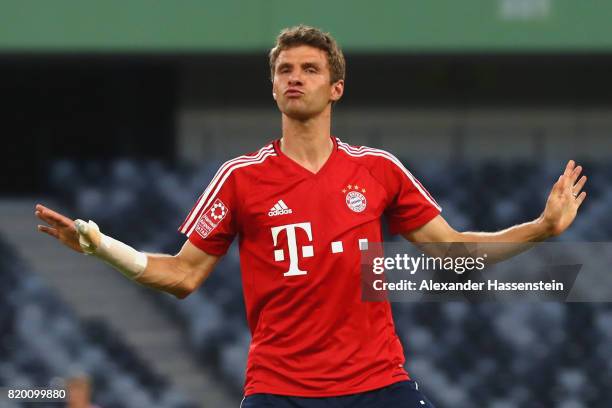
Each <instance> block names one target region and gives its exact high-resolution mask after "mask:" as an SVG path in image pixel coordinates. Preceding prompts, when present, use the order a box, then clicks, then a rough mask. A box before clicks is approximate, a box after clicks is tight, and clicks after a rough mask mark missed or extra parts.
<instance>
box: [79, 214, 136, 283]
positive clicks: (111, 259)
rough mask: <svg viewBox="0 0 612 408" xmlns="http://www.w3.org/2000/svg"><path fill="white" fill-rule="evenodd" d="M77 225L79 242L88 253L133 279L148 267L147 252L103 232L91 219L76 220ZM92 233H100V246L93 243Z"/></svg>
mask: <svg viewBox="0 0 612 408" xmlns="http://www.w3.org/2000/svg"><path fill="white" fill-rule="evenodd" d="M75 227H76V230H77V233H78V234H79V244H80V245H81V248H82V249H83V252H85V253H86V254H88V255H94V256H96V257H97V258H100V259H102V260H103V261H105V262H106V263H108V264H109V265H111V266H112V267H113V268H115V269H117V270H118V271H119V272H121V273H122V274H123V275H125V276H126V277H127V278H129V279H132V280H133V279H136V278H138V276H140V275H141V274H142V273H143V272H144V270H145V268H146V267H147V255H146V254H144V253H142V252H139V251H137V250H135V249H134V248H132V247H131V246H129V245H126V244H124V243H123V242H121V241H117V240H116V239H114V238H111V237H108V236H106V235H104V234H102V233H101V232H100V229H99V228H98V225H96V223H95V222H93V221H91V220H90V221H89V222H88V223H86V222H85V221H82V220H76V221H75ZM91 234H99V236H100V245H99V246H98V247H96V246H95V245H94V244H93V242H92V240H91Z"/></svg>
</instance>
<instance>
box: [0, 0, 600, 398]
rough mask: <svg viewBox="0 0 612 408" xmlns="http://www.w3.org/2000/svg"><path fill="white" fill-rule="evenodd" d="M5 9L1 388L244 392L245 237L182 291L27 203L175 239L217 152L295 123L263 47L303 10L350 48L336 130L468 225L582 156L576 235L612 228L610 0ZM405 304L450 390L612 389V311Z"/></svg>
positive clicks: (159, 248) (528, 393)
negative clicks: (86, 244)
mask: <svg viewBox="0 0 612 408" xmlns="http://www.w3.org/2000/svg"><path fill="white" fill-rule="evenodd" d="M0 8H1V12H0V89H1V90H2V97H3V100H4V108H3V109H2V111H1V112H2V120H1V121H0V132H1V134H2V135H3V148H2V150H3V153H4V154H3V157H2V161H0V169H1V171H2V177H1V180H2V181H1V183H2V188H1V190H0V194H1V195H2V197H1V200H0V252H1V254H2V255H1V257H0V336H1V337H0V386H4V387H20V388H29V387H33V386H39V387H40V386H45V385H48V384H62V381H63V380H62V379H65V378H70V377H74V376H80V375H82V374H86V375H88V376H89V377H90V378H91V380H92V382H93V400H94V401H95V402H96V403H97V404H99V405H100V406H102V407H103V408H109V407H113V408H115V407H118V408H122V407H125V408H128V407H135V408H140V407H145V406H146V407H159V408H161V407H167V408H178V407H182V408H188V407H196V406H198V407H199V406H205V407H226V406H227V407H229V406H238V404H239V401H240V399H241V391H240V390H241V386H242V381H243V372H244V364H245V358H246V353H247V350H248V342H249V339H250V336H249V334H248V331H247V327H246V323H245V319H244V311H243V307H244V306H243V302H242V295H241V286H240V285H241V284H240V277H239V269H238V259H237V251H236V248H235V247H234V248H232V250H231V251H230V252H229V254H228V256H227V257H226V258H225V259H224V261H223V263H222V265H220V266H219V267H218V268H217V269H216V270H215V272H214V273H213V275H212V276H211V278H210V279H209V281H208V282H207V283H206V284H205V285H204V286H203V287H202V288H201V289H200V290H199V291H198V293H196V294H193V295H192V296H190V297H189V298H187V299H186V300H183V301H178V300H176V299H173V298H172V297H170V296H167V295H164V294H159V293H155V292H153V291H150V290H147V289H144V288H141V287H138V286H137V285H133V284H130V283H129V282H128V281H126V280H125V279H124V278H122V277H121V276H120V275H119V274H118V273H115V272H113V271H111V270H109V269H108V268H106V267H105V266H104V265H101V264H100V263H98V262H95V261H94V260H92V259H89V258H86V257H82V256H77V255H76V254H73V253H70V252H69V251H68V250H67V249H65V248H62V247H60V246H59V245H57V243H55V242H53V241H52V240H51V239H49V238H47V237H44V236H42V235H40V234H38V233H37V232H36V231H35V225H36V224H37V221H36V220H35V218H34V217H33V207H34V204H35V203H36V202H43V203H45V204H48V205H49V206H51V207H52V208H58V209H60V210H62V211H66V213H67V214H68V215H70V216H72V217H77V216H78V217H80V218H84V219H89V218H91V219H94V220H96V221H97V222H98V224H99V225H100V226H101V227H102V228H103V230H104V231H106V232H108V233H109V234H111V235H113V236H115V237H117V238H119V239H121V240H123V241H126V242H129V243H131V244H133V245H134V246H136V247H138V248H140V249H143V250H147V251H154V252H167V253H175V252H176V251H177V250H178V249H179V247H180V245H181V243H182V237H181V236H180V235H179V234H178V233H177V232H176V227H177V226H178V225H179V224H180V222H181V221H182V219H183V217H184V215H185V214H186V212H187V211H188V210H189V209H190V207H191V205H192V203H193V202H194V200H195V199H196V198H197V196H198V195H199V194H200V192H201V190H202V189H203V188H204V187H205V186H206V184H207V183H208V181H209V180H210V178H211V177H212V174H213V172H214V171H215V170H216V168H217V167H218V165H219V164H220V163H222V162H223V161H224V160H227V159H229V158H231V157H233V156H235V155H237V154H241V153H244V152H248V151H252V150H254V149H255V148H257V147H259V146H261V145H263V144H265V143H266V142H268V141H270V140H272V139H274V138H277V137H279V132H280V121H279V114H278V112H277V110H276V107H275V105H274V103H273V100H272V98H271V88H270V83H269V71H268V65H267V50H268V49H269V48H270V47H271V46H272V44H273V40H274V38H275V36H276V35H277V33H278V32H279V31H280V29H281V28H283V27H286V26H290V25H294V24H298V23H306V24H310V25H314V26H319V27H321V28H323V29H325V30H328V31H330V32H331V33H332V34H333V35H334V36H335V37H336V38H337V40H338V41H339V43H340V45H341V46H342V47H343V49H344V51H345V54H346V57H347V80H346V93H345V96H344V98H343V100H342V101H341V102H340V103H339V104H338V105H337V106H336V107H335V108H334V120H333V132H334V134H335V135H336V136H338V137H340V138H341V139H343V140H344V141H346V142H349V143H352V144H366V145H370V146H374V147H380V148H384V149H387V150H390V151H392V152H393V153H394V154H395V155H397V156H399V157H400V158H401V159H402V160H403V162H404V163H405V164H406V166H407V167H408V168H409V169H410V170H411V171H412V172H413V173H414V174H415V175H416V176H417V177H418V178H419V179H420V180H421V182H423V184H424V185H425V186H426V187H427V188H428V189H429V190H430V192H432V194H433V195H434V197H436V198H437V199H438V201H439V202H440V204H441V205H442V207H443V209H444V215H445V217H446V219H447V220H449V222H450V223H451V224H452V225H453V226H455V227H456V228H458V229H471V230H496V229H500V228H503V227H506V226H509V225H510V224H513V223H517V222H521V221H525V220H529V219H532V218H534V217H536V216H537V215H539V213H540V211H541V209H542V208H543V205H544V201H545V198H546V195H547V194H548V191H549V189H550V187H551V186H552V183H553V182H554V181H555V180H556V177H557V176H558V174H559V172H560V171H561V169H562V168H563V166H564V164H565V162H566V161H567V160H568V159H569V158H574V159H577V160H579V161H580V162H581V163H583V164H584V167H585V172H586V174H587V175H588V176H589V177H590V180H589V183H588V185H587V190H588V193H589V197H588V199H587V201H586V203H585V205H584V206H583V208H581V213H580V215H579V217H578V219H577V221H576V223H575V224H574V225H573V226H572V227H571V229H570V230H569V231H568V232H567V233H566V234H565V235H564V236H563V237H562V238H561V239H562V240H566V241H572V240H574V241H607V240H609V237H610V236H611V235H612V222H611V221H610V220H609V211H608V210H609V208H610V203H612V190H611V188H610V187H612V164H611V163H610V157H611V155H612V149H611V147H612V141H611V140H612V139H611V137H610V135H611V134H612V82H611V81H610V79H609V73H610V72H612V26H611V25H610V24H609V23H608V21H609V16H610V15H612V6H611V5H609V4H607V3H604V2H595V1H589V2H573V1H570V0H489V1H484V0H480V1H464V2H455V1H452V0H436V1H427V2H425V1H405V2H404V1H383V2H379V3H377V4H376V5H374V4H373V3H371V2H366V1H351V2H349V1H336V2H329V3H328V2H324V1H311V2H286V1H283V2H281V1H276V0H275V1H271V0H270V1H264V0H260V1H252V2H239V1H226V2H223V3H220V2H215V3H211V4H206V2H198V1H181V2H161V1H160V2H147V1H144V0H134V1H130V2H119V1H107V2H95V3H94V2H75V1H68V0H62V1H55V2H27V3H26V2H21V1H14V0H5V1H3V2H2V4H1V5H0ZM391 239H396V238H391ZM394 309H395V317H396V324H397V330H398V334H399V335H400V338H401V339H402V342H403V344H404V347H405V351H406V357H407V368H408V370H409V372H410V373H411V374H412V376H414V377H415V378H416V379H417V380H418V381H419V382H420V384H421V386H422V387H423V389H424V390H425V392H426V394H427V395H428V396H430V398H431V399H432V400H433V401H434V402H436V403H437V404H438V406H440V407H459V408H462V407H474V406H478V407H493V408H511V407H534V408H535V407H547V408H548V407H562V408H580V407H608V406H610V404H611V403H612V391H611V389H612V387H610V385H611V384H612V374H611V373H612V308H611V307H610V306H609V305H608V304H586V303H574V304H559V303H540V304H527V303H522V304H493V303H484V304H468V303H441V304H437V303H425V304H395V305H394ZM1 403H2V404H4V405H2V406H6V407H11V408H12V407H17V406H20V405H19V404H18V403H16V402H15V401H12V402H11V401H2V402H1ZM36 406H41V405H36Z"/></svg>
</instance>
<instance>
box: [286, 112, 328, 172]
mask: <svg viewBox="0 0 612 408" xmlns="http://www.w3.org/2000/svg"><path fill="white" fill-rule="evenodd" d="M330 134H331V118H330V116H329V115H324V116H319V117H316V118H311V119H308V120H305V121H299V120H295V119H291V118H289V117H287V116H286V115H283V137H282V138H281V143H280V148H281V151H282V152H283V153H284V154H285V155H286V156H287V157H289V158H290V159H292V160H293V161H295V162H297V163H298V164H300V165H301V166H302V167H304V168H306V169H308V170H309V171H311V172H313V173H316V172H318V171H319V170H320V169H321V167H323V165H324V164H325V162H326V161H327V159H328V158H329V156H330V155H331V153H332V150H333V147H334V143H333V142H332V140H331V138H330Z"/></svg>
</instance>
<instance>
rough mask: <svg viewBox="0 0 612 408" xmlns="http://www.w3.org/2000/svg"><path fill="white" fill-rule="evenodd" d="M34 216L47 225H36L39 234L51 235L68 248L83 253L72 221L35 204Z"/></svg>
mask: <svg viewBox="0 0 612 408" xmlns="http://www.w3.org/2000/svg"><path fill="white" fill-rule="evenodd" d="M34 215H36V216H37V217H38V218H39V219H41V220H42V221H44V222H46V223H47V224H48V225H38V230H39V231H40V232H44V233H46V234H49V235H51V236H52V237H53V238H56V239H57V240H59V241H60V242H61V243H62V244H64V245H66V246H67V247H68V248H71V249H74V250H75V251H77V252H83V249H81V245H80V244H79V234H78V233H77V230H76V228H75V226H74V221H73V220H71V219H70V218H68V217H66V216H64V215H62V214H60V213H58V212H55V211H53V210H52V209H50V208H47V207H45V206H44V205H41V204H36V210H35V212H34Z"/></svg>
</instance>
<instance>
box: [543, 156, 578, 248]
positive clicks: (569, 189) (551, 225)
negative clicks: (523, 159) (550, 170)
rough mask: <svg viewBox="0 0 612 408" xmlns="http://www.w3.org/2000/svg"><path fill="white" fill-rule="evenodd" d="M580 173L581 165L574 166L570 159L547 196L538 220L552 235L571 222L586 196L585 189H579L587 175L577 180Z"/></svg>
mask: <svg viewBox="0 0 612 408" xmlns="http://www.w3.org/2000/svg"><path fill="white" fill-rule="evenodd" d="M580 173H582V166H576V162H574V161H573V160H570V161H569V162H568V163H567V166H565V171H564V172H563V174H562V175H561V176H560V177H559V180H557V182H556V183H555V184H554V185H553V188H552V190H551V192H550V195H549V196H548V200H547V201H546V207H545V208H544V212H543V213H542V215H541V216H540V221H541V222H542V223H543V225H544V227H545V228H546V230H547V232H548V233H549V234H550V235H552V236H557V235H560V234H561V233H563V231H565V230H566V229H567V228H568V227H569V226H570V225H571V224H572V222H573V221H574V219H575V218H576V214H577V212H578V208H580V205H581V204H582V203H583V201H584V199H585V198H586V191H582V192H581V190H582V188H583V187H584V184H585V183H586V181H587V177H586V176H582V177H581V178H580V180H578V177H579V176H580Z"/></svg>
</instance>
